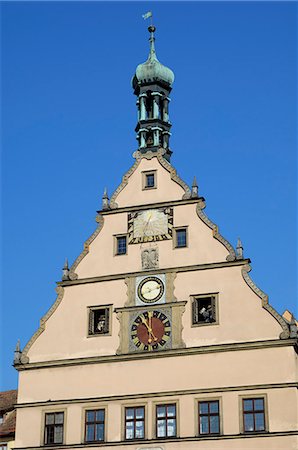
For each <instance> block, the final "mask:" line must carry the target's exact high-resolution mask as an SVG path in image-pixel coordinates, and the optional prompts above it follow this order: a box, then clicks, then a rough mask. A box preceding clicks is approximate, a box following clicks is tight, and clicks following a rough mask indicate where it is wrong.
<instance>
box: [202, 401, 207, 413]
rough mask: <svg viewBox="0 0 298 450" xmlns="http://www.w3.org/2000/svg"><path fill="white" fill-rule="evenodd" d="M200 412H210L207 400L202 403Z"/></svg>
mask: <svg viewBox="0 0 298 450" xmlns="http://www.w3.org/2000/svg"><path fill="white" fill-rule="evenodd" d="M200 414H208V403H207V402H201V403H200Z"/></svg>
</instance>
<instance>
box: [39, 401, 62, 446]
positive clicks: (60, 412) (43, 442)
mask: <svg viewBox="0 0 298 450" xmlns="http://www.w3.org/2000/svg"><path fill="white" fill-rule="evenodd" d="M49 414H63V423H62V442H53V443H47V442H46V435H47V434H46V431H47V425H46V418H47V415H49ZM53 426H54V427H55V423H54V424H53ZM65 429H66V410H65V409H59V410H56V409H55V410H45V411H43V429H42V439H41V442H42V446H44V447H50V446H56V445H64V443H65Z"/></svg>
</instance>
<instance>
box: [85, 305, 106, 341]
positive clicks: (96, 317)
mask: <svg viewBox="0 0 298 450" xmlns="http://www.w3.org/2000/svg"><path fill="white" fill-rule="evenodd" d="M110 317H111V305H107V306H96V307H91V308H89V330H88V335H89V336H94V335H109V334H110V331H111V326H110Z"/></svg>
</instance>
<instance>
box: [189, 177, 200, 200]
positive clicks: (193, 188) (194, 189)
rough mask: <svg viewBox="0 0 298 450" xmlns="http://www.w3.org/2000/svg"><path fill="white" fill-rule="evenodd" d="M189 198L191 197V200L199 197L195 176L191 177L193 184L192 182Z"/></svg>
mask: <svg viewBox="0 0 298 450" xmlns="http://www.w3.org/2000/svg"><path fill="white" fill-rule="evenodd" d="M191 196H192V198H197V197H198V196H199V188H198V184H197V179H196V177H195V176H194V177H193V182H192V186H191Z"/></svg>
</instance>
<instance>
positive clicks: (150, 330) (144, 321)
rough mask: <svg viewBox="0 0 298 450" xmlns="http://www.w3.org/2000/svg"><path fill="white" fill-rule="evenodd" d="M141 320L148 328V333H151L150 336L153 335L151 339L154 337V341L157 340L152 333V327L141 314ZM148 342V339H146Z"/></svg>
mask: <svg viewBox="0 0 298 450" xmlns="http://www.w3.org/2000/svg"><path fill="white" fill-rule="evenodd" d="M141 320H142V322H143V324H144V325H145V327H146V328H147V330H148V332H149V333H148V334H151V336H152V337H153V339H154V340H155V341H157V337H156V336H155V334H154V333H153V330H152V328H151V327H150V326H149V325H148V323H147V320H146V319H145V317H142V316H141ZM149 338H150V336H149ZM148 342H149V339H148Z"/></svg>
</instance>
